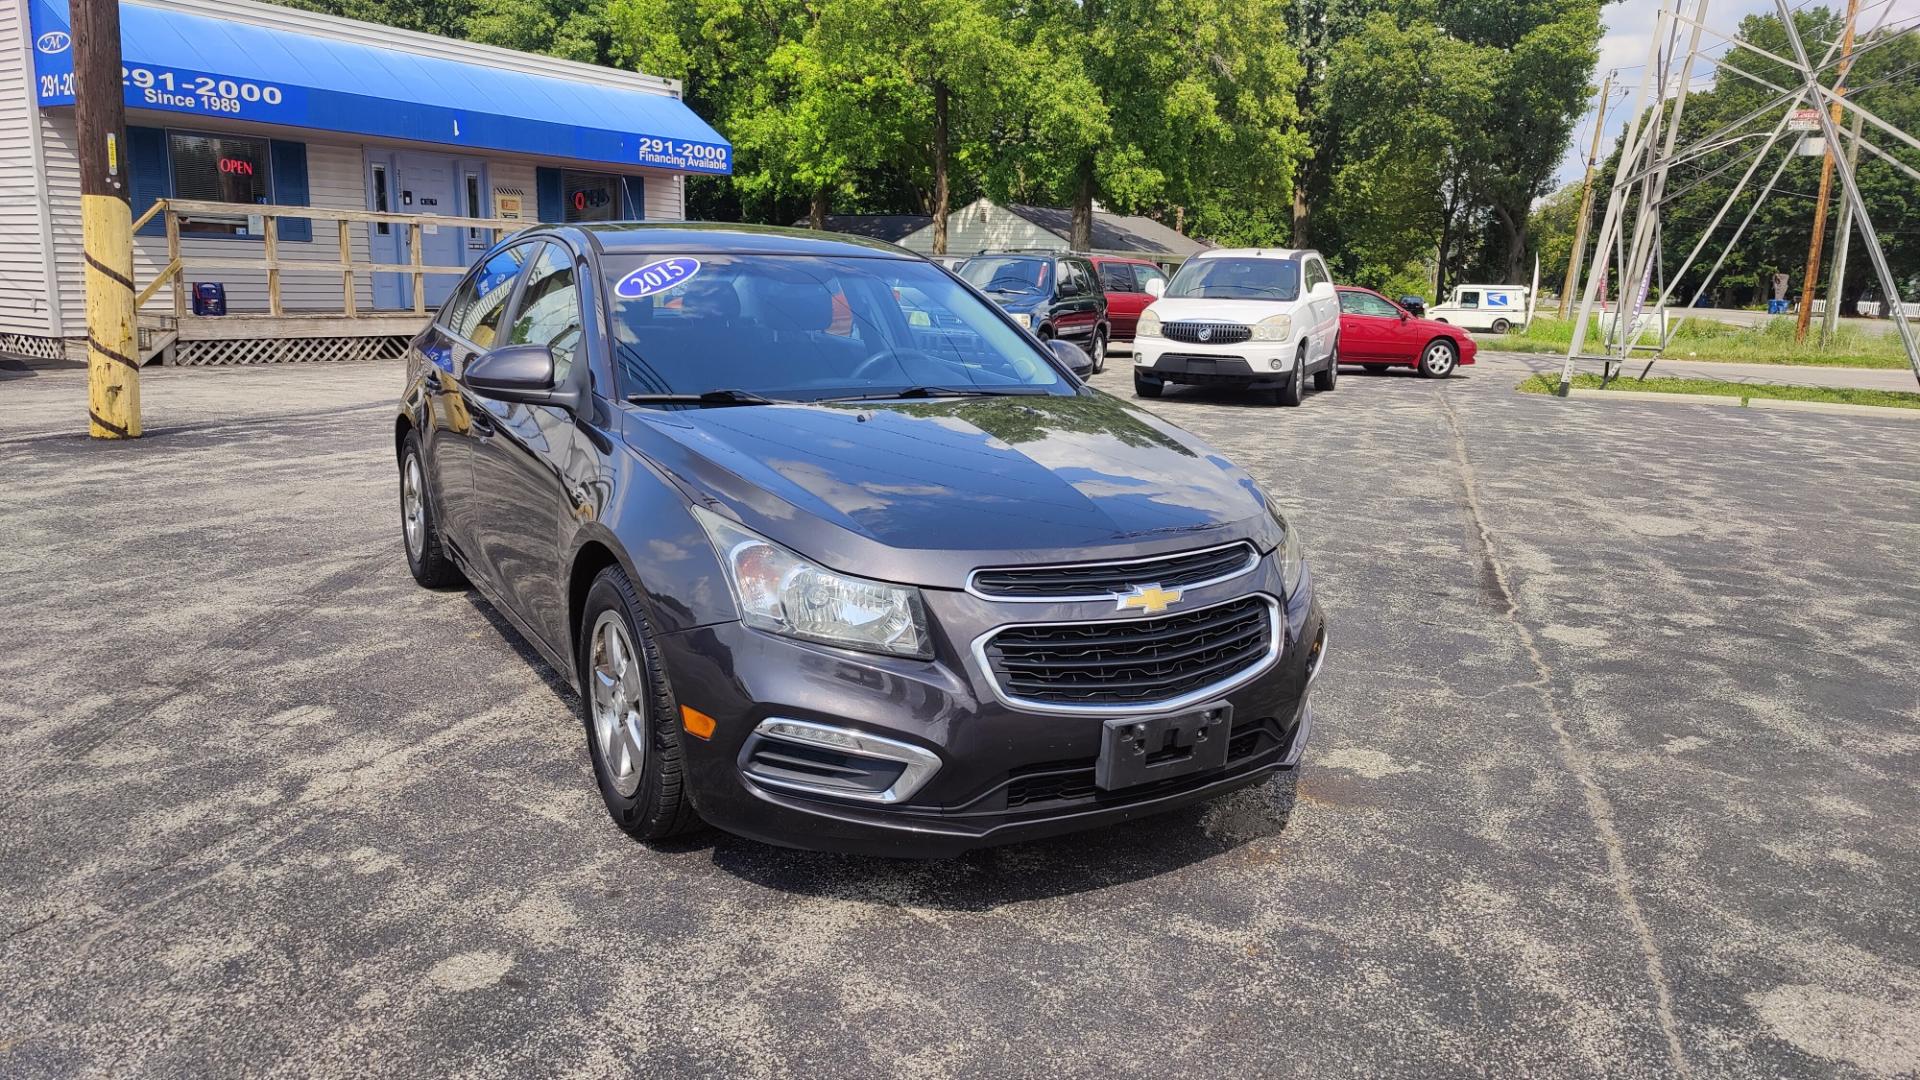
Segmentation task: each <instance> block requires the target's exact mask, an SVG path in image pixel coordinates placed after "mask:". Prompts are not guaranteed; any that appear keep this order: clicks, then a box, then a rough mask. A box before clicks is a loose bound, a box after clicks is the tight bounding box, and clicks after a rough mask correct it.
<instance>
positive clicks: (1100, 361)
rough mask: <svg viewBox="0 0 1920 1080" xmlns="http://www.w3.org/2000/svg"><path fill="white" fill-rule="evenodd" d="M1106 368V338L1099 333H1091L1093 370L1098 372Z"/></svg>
mask: <svg viewBox="0 0 1920 1080" xmlns="http://www.w3.org/2000/svg"><path fill="white" fill-rule="evenodd" d="M1106 369H1107V339H1106V338H1103V337H1101V336H1100V335H1099V334H1095V335H1093V370H1094V371H1096V372H1099V371H1105V370H1106Z"/></svg>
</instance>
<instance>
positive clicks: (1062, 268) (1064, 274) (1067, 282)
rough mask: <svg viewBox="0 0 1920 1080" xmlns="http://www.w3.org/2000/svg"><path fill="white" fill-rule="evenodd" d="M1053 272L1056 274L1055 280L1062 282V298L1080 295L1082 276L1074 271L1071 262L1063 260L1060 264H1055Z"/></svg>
mask: <svg viewBox="0 0 1920 1080" xmlns="http://www.w3.org/2000/svg"><path fill="white" fill-rule="evenodd" d="M1053 272H1054V274H1055V280H1056V281H1058V282H1060V288H1059V290H1058V292H1059V294H1060V295H1061V296H1079V295H1080V292H1081V288H1080V275H1079V273H1078V272H1076V271H1075V270H1074V268H1073V263H1072V261H1071V260H1068V259H1061V260H1060V261H1059V262H1057V263H1054V264H1053Z"/></svg>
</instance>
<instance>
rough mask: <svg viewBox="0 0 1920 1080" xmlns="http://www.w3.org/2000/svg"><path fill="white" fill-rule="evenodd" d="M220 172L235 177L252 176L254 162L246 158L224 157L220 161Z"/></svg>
mask: <svg viewBox="0 0 1920 1080" xmlns="http://www.w3.org/2000/svg"><path fill="white" fill-rule="evenodd" d="M220 171H221V172H223V173H231V174H233V175H234V176H252V175H253V162H251V161H247V160H245V159H244V158H230V157H223V158H221V159H220Z"/></svg>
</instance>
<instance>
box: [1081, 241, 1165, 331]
mask: <svg viewBox="0 0 1920 1080" xmlns="http://www.w3.org/2000/svg"><path fill="white" fill-rule="evenodd" d="M1088 258H1089V259H1090V260H1092V262H1093V268H1094V269H1095V270H1098V271H1100V284H1101V287H1102V288H1103V289H1104V290H1105V292H1106V294H1107V323H1108V325H1109V326H1110V327H1111V333H1112V334H1113V340H1114V341H1132V340H1133V328H1134V326H1136V325H1137V324H1138V323H1139V322H1140V313H1141V312H1142V311H1145V310H1146V309H1147V305H1148V304H1151V303H1153V299H1154V298H1153V294H1152V293H1150V292H1148V291H1147V282H1149V281H1158V282H1159V283H1160V287H1161V288H1162V289H1165V288H1166V285H1167V272H1166V271H1165V270H1162V269H1160V268H1159V267H1158V266H1155V265H1154V264H1153V263H1150V262H1148V261H1147V260H1145V259H1121V258H1115V257H1114V256H1111V255H1089V256H1088Z"/></svg>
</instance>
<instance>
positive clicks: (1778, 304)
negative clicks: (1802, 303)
mask: <svg viewBox="0 0 1920 1080" xmlns="http://www.w3.org/2000/svg"><path fill="white" fill-rule="evenodd" d="M1786 313H1787V302H1786V301H1785V300H1769V301H1767V314H1769V315H1785V314H1786Z"/></svg>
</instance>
